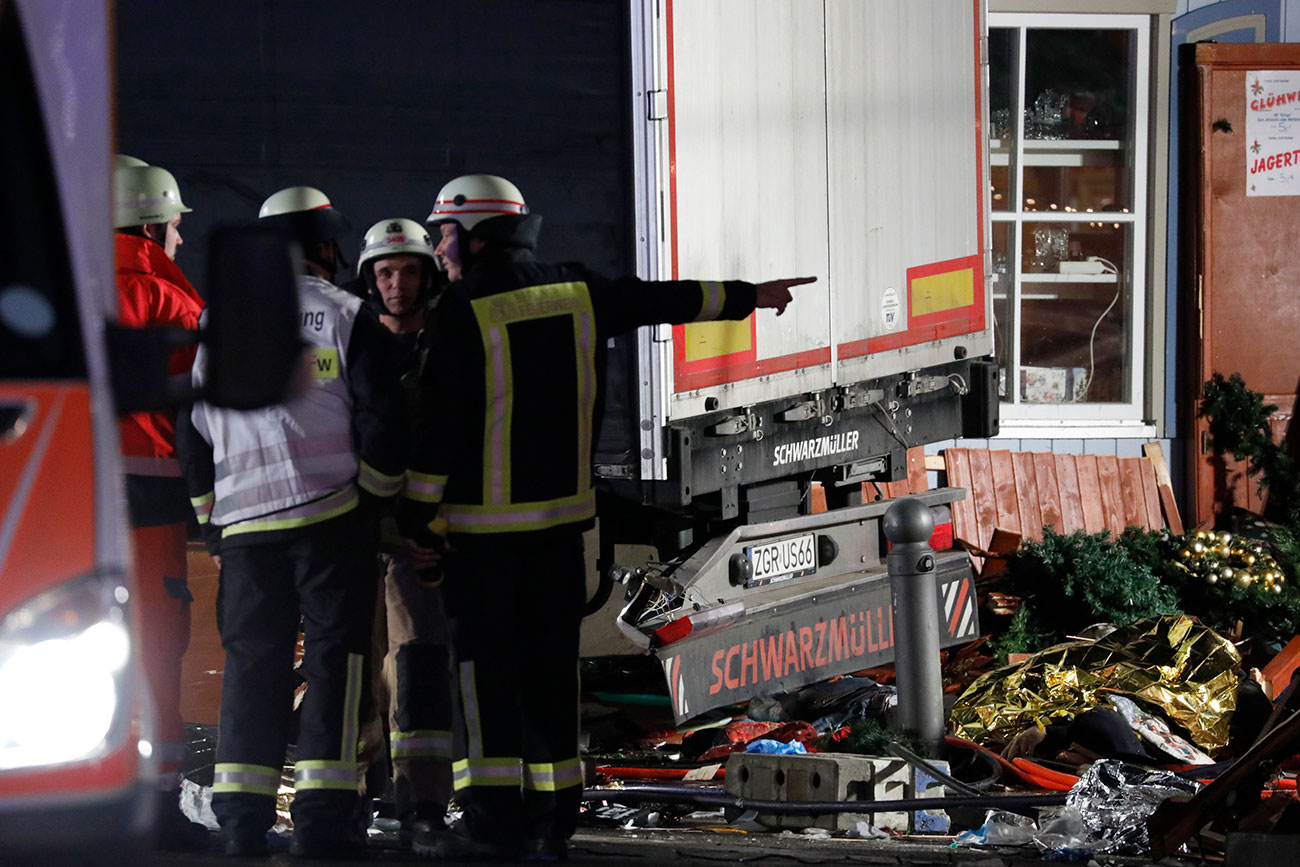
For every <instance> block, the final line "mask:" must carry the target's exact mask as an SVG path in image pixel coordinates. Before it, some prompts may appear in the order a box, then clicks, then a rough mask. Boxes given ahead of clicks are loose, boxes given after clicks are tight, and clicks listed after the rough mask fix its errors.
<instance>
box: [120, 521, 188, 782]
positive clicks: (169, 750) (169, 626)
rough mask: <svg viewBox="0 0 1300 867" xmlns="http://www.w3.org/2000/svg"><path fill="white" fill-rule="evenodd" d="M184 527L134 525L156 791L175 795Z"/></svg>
mask: <svg viewBox="0 0 1300 867" xmlns="http://www.w3.org/2000/svg"><path fill="white" fill-rule="evenodd" d="M185 543H186V531H185V524H184V523H176V524H163V525H160V526H155V527H132V528H131V547H132V549H133V553H134V557H135V570H136V578H137V581H136V595H135V600H134V601H135V603H136V609H137V610H138V611H139V617H140V634H141V636H143V642H142V645H143V648H144V652H143V654H142V655H141V658H142V660H143V663H144V671H145V678H146V679H147V680H148V682H149V690H150V692H152V693H153V701H154V706H155V709H156V712H157V717H158V737H157V744H156V745H155V747H154V749H155V755H156V756H157V757H158V788H159V790H160V791H165V792H173V791H175V790H176V789H177V787H178V786H179V785H180V771H181V762H182V761H183V760H184V758H185V725H184V723H183V722H182V720H181V659H182V657H184V656H185V649H186V648H187V647H189V644H190V602H192V601H193V597H192V596H191V595H190V590H189V586H188V584H187V582H186V579H187V577H188V569H187V566H186V560H185Z"/></svg>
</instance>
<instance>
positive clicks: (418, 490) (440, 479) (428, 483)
mask: <svg viewBox="0 0 1300 867" xmlns="http://www.w3.org/2000/svg"><path fill="white" fill-rule="evenodd" d="M447 478H448V477H447V476H439V475H434V474H432V473H417V472H415V471H414V470H408V471H407V473H406V487H405V488H404V489H403V491H402V495H403V496H404V497H406V498H407V499H408V500H415V501H417V502H420V503H441V502H442V492H443V490H444V489H446V487H447Z"/></svg>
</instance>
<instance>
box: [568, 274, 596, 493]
mask: <svg viewBox="0 0 1300 867" xmlns="http://www.w3.org/2000/svg"><path fill="white" fill-rule="evenodd" d="M583 288H584V289H585V288H586V287H585V286H584V287H583ZM582 300H583V301H585V302H586V307H585V309H584V310H582V311H580V312H578V313H575V314H574V316H573V351H574V356H575V360H576V361H577V365H578V401H577V403H578V424H577V431H578V455H577V460H578V484H577V486H576V490H579V491H585V490H588V489H589V488H590V487H591V425H592V416H593V415H594V413H595V407H596V348H595V343H596V317H595V314H594V313H593V312H592V309H591V296H590V295H589V294H588V293H586V292H584V293H583V296H582Z"/></svg>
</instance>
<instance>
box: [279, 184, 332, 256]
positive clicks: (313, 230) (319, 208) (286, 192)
mask: <svg viewBox="0 0 1300 867" xmlns="http://www.w3.org/2000/svg"><path fill="white" fill-rule="evenodd" d="M257 218H258V219H259V220H262V221H264V222H266V223H269V224H271V225H276V226H280V227H281V228H284V229H287V230H289V232H290V233H291V234H293V235H294V236H295V237H296V238H297V239H298V241H299V243H302V244H315V243H323V242H327V241H336V240H338V237H339V235H341V234H343V232H344V230H346V229H347V227H348V218H347V217H345V216H344V215H343V212H342V211H339V210H337V209H336V208H335V207H334V205H333V204H331V203H330V200H329V197H328V196H326V195H325V194H324V193H322V192H321V191H320V190H318V189H316V188H315V187H285V188H284V189H283V190H279V191H277V192H274V193H272V194H271V195H270V196H268V197H267V199H266V201H265V202H262V208H261V210H259V211H258V212H257Z"/></svg>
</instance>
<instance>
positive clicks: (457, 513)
mask: <svg viewBox="0 0 1300 867" xmlns="http://www.w3.org/2000/svg"><path fill="white" fill-rule="evenodd" d="M442 514H443V516H445V517H446V519H447V527H448V530H449V531H450V532H452V533H508V532H518V531H522V530H545V529H547V528H549V527H558V526H560V525H561V524H570V523H575V522H578V521H585V520H587V519H588V518H591V517H593V516H594V515H595V514H596V493H595V491H592V490H587V491H583V492H581V493H578V494H573V495H571V496H568V497H560V498H558V499H555V500H540V501H538V502H532V503H510V504H508V505H499V506H492V505H489V506H478V505H468V504H462V503H444V504H443V506H442Z"/></svg>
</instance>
